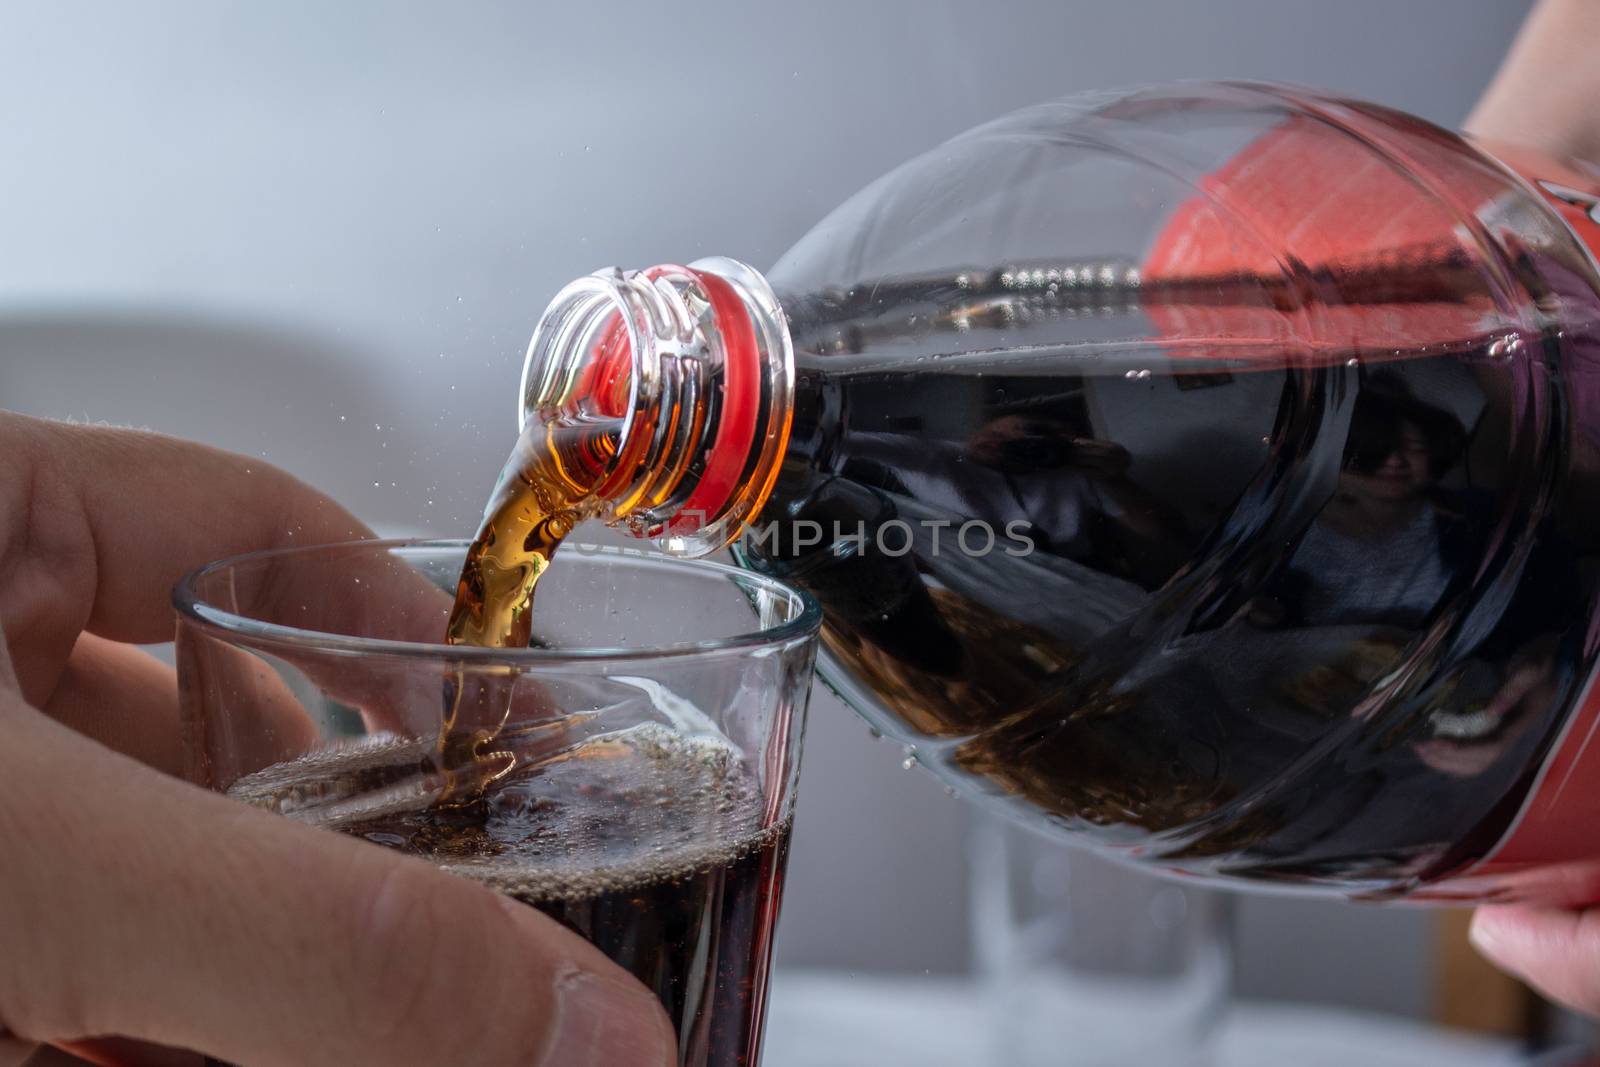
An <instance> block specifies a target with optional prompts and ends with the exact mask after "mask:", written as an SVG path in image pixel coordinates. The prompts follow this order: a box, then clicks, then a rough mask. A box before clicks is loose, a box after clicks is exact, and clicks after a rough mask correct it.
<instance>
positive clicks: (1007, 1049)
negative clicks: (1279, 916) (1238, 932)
mask: <svg viewBox="0 0 1600 1067" xmlns="http://www.w3.org/2000/svg"><path fill="white" fill-rule="evenodd" d="M970 850H971V852H970V855H971V874H972V883H971V884H972V921H973V944H974V945H975V947H976V953H977V964H978V971H979V980H980V982H981V983H982V984H983V986H984V997H983V1000H984V1005H985V1008H986V1012H987V1015H988V1021H987V1030H988V1037H989V1046H990V1052H991V1057H992V1062H993V1063H996V1064H1005V1065H1006V1067H1128V1065H1130V1064H1162V1065H1164V1067H1202V1065H1208V1064H1210V1063H1212V1062H1213V1055H1212V1053H1213V1050H1214V1045H1215V1038H1216V1036H1217V1031H1218V1024H1219V1023H1220V1022H1221V1020H1222V1018H1223V1010H1224V1009H1225V1007H1226V1005H1227V1002H1228V996H1229V994H1230V992H1231V990H1232V967H1231V952H1230V947H1231V946H1230V942H1231V922H1230V914H1229V900H1228V898H1227V897H1226V896H1225V895H1224V894H1221V893H1218V892H1216V891H1215V890H1207V889H1204V888H1201V887H1200V886H1199V885H1198V884H1195V883H1193V882H1188V883H1186V882H1184V881H1181V880H1177V879H1174V878H1168V877H1162V876H1159V875H1155V874H1152V873H1150V872H1149V871H1148V870H1146V869H1141V868H1135V867H1132V866H1129V865H1125V864H1120V863H1117V862H1115V861H1113V860H1111V859H1108V858H1107V857H1106V856H1104V855H1102V854H1099V853H1095V852H1090V851H1089V850H1087V849H1084V848H1082V847H1076V846H1069V845H1064V844H1062V843H1061V841H1060V840H1059V839H1057V838H1054V837H1050V836H1047V835H1045V834H1043V833H1041V832H1040V831H1039V830H1037V829H1033V828H1030V827H1028V826H1023V825H1019V824H1017V823H1013V822H1011V821H1009V820H1006V819H1003V818H1001V817H999V816H995V815H988V814H984V815H980V816H979V818H978V819H977V820H975V823H974V828H973V833H972V837H971V845H970Z"/></svg>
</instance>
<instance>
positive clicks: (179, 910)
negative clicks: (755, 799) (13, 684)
mask: <svg viewBox="0 0 1600 1067" xmlns="http://www.w3.org/2000/svg"><path fill="white" fill-rule="evenodd" d="M0 738H4V740H5V743H4V744H3V745H0V841H5V842H7V843H8V847H9V848H10V849H12V850H14V851H13V852H12V859H13V860H14V861H15V862H14V863H13V864H11V865H9V866H10V869H9V870H8V872H7V874H6V877H5V878H3V879H0V916H3V917H4V919H3V921H0V961H4V962H3V964H0V1033H4V1032H5V1030H7V1029H9V1030H10V1031H11V1032H13V1033H14V1034H16V1035H18V1036H20V1037H24V1038H29V1039H32V1040H35V1041H47V1042H67V1041H73V1040H77V1039H82V1038H86V1037H96V1036H102V1035H112V1034H115V1035H121V1036H125V1037H132V1038H138V1039H141V1040H144V1041H152V1042H157V1043H159V1044H162V1045H167V1046H173V1047H179V1048H192V1049H197V1050H199V1051H202V1052H205V1053H208V1054H210V1055H213V1056H216V1057H219V1058H222V1059H225V1060H228V1061H231V1062H234V1063H239V1064H245V1065H248V1067H257V1065H263V1067H277V1065H282V1067H290V1065H293V1067H323V1065H327V1067H333V1065H344V1064H350V1063H384V1064H396V1065H406V1064H418V1065H422V1064H426V1065H430V1067H431V1065H435V1064H440V1063H460V1062H470V1063H473V1064H478V1065H483V1067H498V1065H502V1064H505V1065H510V1064H519V1065H534V1064H547V1065H550V1067H584V1065H595V1067H601V1065H604V1067H612V1065H619V1067H620V1065H628V1067H632V1065H640V1067H656V1065H667V1064H671V1063H673V1062H675V1047H676V1041H675V1040H674V1038H673V1034H672V1028H671V1026H670V1024H669V1023H668V1021H667V1018H666V1015H665V1013H664V1012H663V1010H662V1008H661V1006H660V1004H659V1002H658V1001H657V1000H656V999H655V997H654V996H652V995H651V994H650V993H649V992H648V991H647V990H646V989H645V988H644V987H643V986H642V985H640V984H639V983H638V982H636V981H634V979H633V978H632V977H630V976H629V975H628V974H626V973H625V972H624V971H622V970H621V969H620V968H618V967H617V966H615V965H614V964H613V963H611V962H610V961H609V960H607V959H606V958H605V957H604V956H603V955H602V954H601V953H600V952H599V951H598V950H596V949H595V948H594V947H593V946H591V945H590V944H588V943H587V942H586V941H583V940H582V939H581V938H579V937H577V936H576V935H574V934H572V933H570V932H569V931H567V930H565V929H564V928H562V927H561V926H560V925H558V924H557V923H555V922H554V921H552V920H550V919H548V918H546V917H545V916H543V915H542V914H540V913H538V912H537V911H535V910H534V909H533V908H530V907H527V906H525V905H521V904H518V903H516V902H514V901H512V900H510V899H508V898H505V897H502V896H500V895H498V894H496V893H493V892H491V891H490V890H488V889H486V888H484V887H482V886H478V885H475V884H473V883H471V882H469V881H466V880H464V879H460V878H456V877H454V876H451V875H447V874H444V873H442V872H440V871H437V870H435V869H433V868H432V867H429V866H428V865H427V864H425V863H422V862H421V861H418V860H414V859H410V858H407V857H403V856H400V855H398V854H396V853H392V852H388V851H386V850H384V849H381V848H378V847H377V846H374V845H368V844H366V843H364V842H359V841H356V840H354V839H350V838H343V837H340V836H338V835H337V834H333V833H329V832H327V831H325V830H315V829H311V828H309V827H305V826H301V825H297V824H295V823H293V822H291V821H289V820H287V819H283V818H280V817H277V816H274V815H270V814H267V813H265V812H258V811H253V810H250V809H246V808H244V807H243V806H241V805H239V804H236V803H234V802H233V801H230V800H228V799H226V798H224V797H220V796H217V795H215V794H211V793H207V792H205V791H203V790H200V789H197V788H195V787H193V786H190V785H187V784H185V783H182V782H179V781H176V780H174V779H170V778H165V777H163V776H161V775H159V774H157V773H156V772H154V771H151V770H149V769H147V768H144V767H142V766H140V765H138V764H137V763H135V762H133V761H132V760H129V759H126V758H125V757H122V756H118V755H116V754H115V753H112V752H110V751H109V750H107V749H105V748H103V747H101V746H99V745H96V744H95V743H94V742H92V741H89V740H87V739H86V738H83V737H81V736H79V735H77V734H74V733H73V732H72V731H70V730H67V729H66V728H64V727H62V726H60V725H58V724H56V723H54V722H51V721H50V720H48V719H46V718H45V717H44V716H43V715H40V714H37V713H35V712H33V711H32V709H30V708H28V707H27V706H26V705H25V704H22V703H21V701H20V698H18V697H17V696H16V694H15V692H14V691H12V692H5V691H3V690H0Z"/></svg>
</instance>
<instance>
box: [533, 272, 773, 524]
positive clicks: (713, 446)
mask: <svg viewBox="0 0 1600 1067" xmlns="http://www.w3.org/2000/svg"><path fill="white" fill-rule="evenodd" d="M793 401H794V351H793V347H792V345H791V343H790V339H789V327H788V322H787V320H786V317H785V315H784V312H783V308H782V307H781V306H780V305H779V303H778V300H777V297H776V296H775V295H774V294H773V292H772V289H771V287H770V286H769V285H768V284H767V281H766V279H765V278H763V277H762V276H761V275H760V274H759V273H757V272H756V271H755V270H753V269H751V268H750V267H747V266H745V265H744V264H743V263H739V262H736V261H735V260H731V259H723V258H710V259H701V260H696V261H695V262H693V263H691V264H689V265H688V266H686V267H685V266H678V265H675V264H664V265H661V266H655V267H649V268H646V269H644V270H634V271H622V270H618V269H616V268H609V269H606V270H601V271H596V272H595V273H594V274H591V275H589V276H588V277H585V278H580V279H578V280H577V281H575V282H573V283H572V284H570V285H568V286H567V287H566V288H565V289H563V290H561V292H560V293H558V294H556V297H555V299H554V300H552V301H551V303H550V306H549V307H548V308H546V309H545V313H544V315H543V316H542V317H541V318H540V320H539V324H538V326H537V327H536V328H535V329H534V333H533V339H532V340H531V341H530V342H529V343H528V355H527V360H526V362H525V364H524V366H523V371H522V389H521V394H520V408H519V413H518V414H519V420H520V422H521V423H523V424H526V423H527V421H528V419H529V416H530V415H531V414H534V413H538V415H539V416H540V418H541V419H542V420H543V421H546V422H549V421H551V420H555V419H559V420H562V421H588V422H601V421H609V422H611V423H613V424H614V425H615V427H616V428H615V430H614V434H615V442H614V449H613V450H612V452H611V456H610V459H609V461H608V464H607V467H606V470H605V471H604V472H603V473H602V474H601V476H600V478H599V480H598V483H597V488H596V490H595V496H596V497H597V498H598V500H599V502H600V503H601V509H600V512H601V515H602V517H603V518H604V519H605V520H606V521H607V522H609V523H612V524H614V525H620V526H623V527H624V528H626V529H627V530H629V531H630V532H631V533H633V534H634V535H635V536H637V537H641V538H648V539H650V540H653V541H655V542H656V543H657V544H658V545H659V546H660V547H662V548H664V549H666V550H667V551H670V552H675V553H678V554H682V555H704V554H705V553H708V552H712V551H715V550H716V549H718V548H720V547H722V546H723V545H725V544H727V543H728V542H730V541H732V540H733V539H734V538H735V537H737V536H738V535H739V533H740V532H741V531H742V530H743V529H744V527H745V525H746V523H748V522H749V521H750V520H751V519H753V518H754V516H755V515H756V514H757V513H759V511H760V509H761V506H762V505H763V504H764V503H765V502H766V498H767V495H768V494H769V493H770V492H771V491H772V485H773V482H774V481H775V480H776V479H777V475H778V466H779V463H780V461H781V459H782V457H783V453H784V449H785V446H786V444H787V442H788V436H789V426H790V421H791V417H792V409H793Z"/></svg>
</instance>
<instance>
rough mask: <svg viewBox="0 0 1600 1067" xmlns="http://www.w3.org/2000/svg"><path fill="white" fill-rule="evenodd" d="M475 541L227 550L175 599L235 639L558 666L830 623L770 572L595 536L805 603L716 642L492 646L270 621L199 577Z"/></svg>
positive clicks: (611, 551)
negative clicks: (210, 597)
mask: <svg viewBox="0 0 1600 1067" xmlns="http://www.w3.org/2000/svg"><path fill="white" fill-rule="evenodd" d="M469 544H470V542H468V541H465V540H460V539H452V538H442V539H434V538H370V539H360V540H353V541H331V542H327V543H324V544H317V545H291V546H288V547H281V548H268V549H261V550H258V551H255V552H244V553H240V554H238V555H233V556H226V557H224V558H222V559H218V560H213V561H212V562H210V563H207V564H205V565H203V566H201V567H197V568H195V569H194V570H192V571H190V572H189V573H188V574H186V575H184V576H183V577H182V578H180V579H178V581H177V583H176V584H175V585H174V586H173V587H172V606H173V609H174V610H175V611H176V612H177V614H178V617H179V619H180V621H186V622H189V623H193V624H195V625H197V626H199V627H201V628H202V629H205V630H209V631H212V632H215V633H220V634H223V635H226V636H227V637H231V638H243V639H248V640H253V641H267V642H271V643H273V644H277V645H287V646H291V647H294V648H299V649H303V650H314V651H321V652H335V653H341V654H365V655H382V656H400V657H407V658H412V659H423V660H440V661H450V662H457V663H473V664H485V665H503V666H513V667H517V666H524V667H526V666H535V665H544V666H547V665H550V664H553V663H563V662H583V663H595V662H607V663H613V662H628V661H632V660H639V661H644V660H659V659H669V658H677V657H692V656H705V655H710V654H715V653H720V652H727V651H739V650H748V649H752V648H764V647H771V646H777V645H782V644H786V643H788V642H790V641H794V640H797V639H815V637H816V635H817V633H818V631H819V630H820V629H821V627H822V608H821V606H820V605H819V604H818V603H817V600H816V598H815V597H813V596H812V595H811V594H810V593H807V592H806V591H805V590H803V589H798V588H796V587H795V586H792V585H789V584H787V583H785V582H781V581H779V580H777V579H776V578H770V577H768V576H766V575H764V574H759V573H756V572H753V571H748V570H743V569H741V568H739V567H734V566H730V565H728V564H726V563H719V562H717V561H715V560H709V559H685V558H683V557H680V556H673V555H671V554H669V553H666V552H660V551H654V550H650V549H635V548H627V547H623V546H617V545H595V544H589V543H574V544H569V546H568V547H569V548H572V549H578V550H581V554H582V555H583V556H585V557H591V558H592V557H595V556H610V557H613V558H619V559H630V560H641V561H645V562H647V563H649V564H651V565H653V566H656V567H662V568H668V569H676V570H683V571H696V572H701V573H707V572H709V573H715V574H720V575H722V576H723V577H724V578H727V579H729V580H737V581H738V582H741V583H745V584H747V585H753V586H756V587H759V588H761V589H763V590H766V591H768V592H771V593H775V594H779V595H782V596H783V597H785V598H786V599H788V600H790V601H791V602H798V603H799V605H800V610H799V611H798V612H797V613H796V614H795V615H794V616H793V617H792V618H789V619H787V620H785V621H783V622H781V623H779V624H778V625H776V626H773V627H770V628H768V629H765V630H751V631H746V632H743V633H737V634H733V635H730V636H728V637H719V638H716V639H714V640H708V641H685V642H681V643H677V644H670V645H652V646H646V647H634V648H624V647H620V646H612V647H605V646H597V647H592V648H563V649H553V648H484V647H480V646H476V645H447V644H442V643H435V642H424V641H406V640H403V639H399V638H388V637H359V636H356V635H353V634H337V633H330V632H328V631H325V630H315V629H309V628H306V627H299V626H290V625H287V624H285V623H276V622H268V621H266V620H264V619H257V618H252V617H250V616H248V615H242V614H239V613H238V612H234V611H229V610H227V609H225V608H221V607H218V606H216V605H215V604H212V603H209V602H207V600H206V599H205V598H204V597H202V596H200V595H199V583H200V582H202V581H203V580H205V579H206V578H208V577H210V576H212V575H215V574H217V573H220V572H222V571H224V570H227V569H228V568H231V567H238V566H240V565H242V564H246V563H254V562H257V561H261V560H270V559H273V558H281V557H304V556H310V555H313V554H315V553H318V552H323V553H325V552H329V551H331V550H356V549H368V550H373V551H385V552H392V551H394V550H395V549H444V550H455V551H459V552H462V553H465V552H466V550H467V548H468V546H469Z"/></svg>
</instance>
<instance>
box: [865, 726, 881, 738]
mask: <svg viewBox="0 0 1600 1067" xmlns="http://www.w3.org/2000/svg"><path fill="white" fill-rule="evenodd" d="M867 733H869V734H871V735H872V739H873V740H874V741H882V740H883V731H882V730H880V729H878V728H877V727H876V726H869V727H867Z"/></svg>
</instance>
